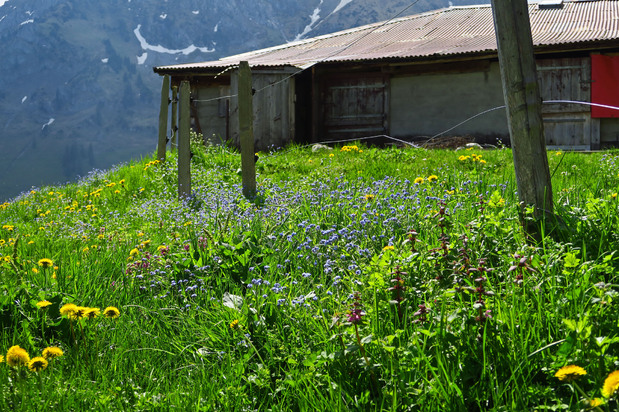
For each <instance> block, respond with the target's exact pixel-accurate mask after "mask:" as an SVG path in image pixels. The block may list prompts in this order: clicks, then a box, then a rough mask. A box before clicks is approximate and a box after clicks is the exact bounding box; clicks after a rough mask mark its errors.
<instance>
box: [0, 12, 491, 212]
mask: <svg viewBox="0 0 619 412" xmlns="http://www.w3.org/2000/svg"><path fill="white" fill-rule="evenodd" d="M474 2H484V1H483V0H481V1H477V0H459V1H457V0H452V2H449V1H448V0H420V1H419V2H417V3H415V4H414V6H413V7H410V8H407V6H409V5H410V4H411V2H409V1H401V0H386V1H385V0H227V1H220V0H149V1H146V0H105V1H101V0H8V1H7V0H4V1H3V0H0V4H2V5H1V6H0V56H2V57H1V58H0V176H1V177H0V201H4V200H7V199H8V198H10V197H13V196H15V195H17V194H18V193H20V192H22V191H25V190H29V189H30V187H31V186H39V185H44V184H51V183H62V182H66V181H68V180H75V179H76V178H77V177H78V176H79V175H84V174H86V173H88V171H90V170H92V169H93V168H108V167H110V166H111V165H113V164H116V163H120V162H123V161H127V160H129V159H131V158H136V157H139V156H142V155H148V154H150V153H152V152H153V151H154V150H155V146H156V140H157V137H156V136H157V129H156V126H157V115H158V113H157V111H158V106H159V91H160V87H161V86H160V85H161V79H160V78H159V76H157V75H155V74H154V73H153V71H152V67H153V66H157V65H166V64H175V63H189V62H197V61H205V60H215V59H218V58H220V57H224V56H228V55H232V54H237V53H242V52H245V51H249V50H254V49H260V48H264V47H269V46H274V45H277V44H282V43H285V42H289V41H293V40H297V39H301V38H307V37H313V36H317V35H320V34H325V33H330V32H334V31H337V30H343V29H347V28H350V27H355V26H359V25H362V24H367V23H372V22H376V21H381V20H387V19H389V18H391V17H393V16H395V15H396V14H397V13H398V12H400V11H404V12H403V13H402V15H410V14H415V13H418V12H421V11H426V10H431V9H436V8H441V7H447V6H448V5H449V4H451V3H455V4H461V3H474Z"/></svg>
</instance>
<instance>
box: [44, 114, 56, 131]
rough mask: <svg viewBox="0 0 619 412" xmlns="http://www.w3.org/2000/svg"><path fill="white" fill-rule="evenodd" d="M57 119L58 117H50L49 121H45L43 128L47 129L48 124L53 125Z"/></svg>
mask: <svg viewBox="0 0 619 412" xmlns="http://www.w3.org/2000/svg"><path fill="white" fill-rule="evenodd" d="M55 121H56V119H54V118H53V117H50V119H49V120H48V121H47V123H45V124H44V125H43V127H41V130H43V129H45V128H46V127H47V126H51V124H52V123H54V122H55Z"/></svg>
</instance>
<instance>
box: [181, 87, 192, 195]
mask: <svg viewBox="0 0 619 412" xmlns="http://www.w3.org/2000/svg"><path fill="white" fill-rule="evenodd" d="M190 93H191V90H190V87H189V82H188V81H187V80H183V81H182V82H181V89H180V93H179V110H178V118H179V122H178V197H179V198H184V197H185V198H186V197H189V196H190V195H191V148H190V144H189V137H190V136H189V135H190V133H189V129H190V127H191V120H190V115H191V107H190V102H189V95H190Z"/></svg>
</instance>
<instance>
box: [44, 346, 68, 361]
mask: <svg viewBox="0 0 619 412" xmlns="http://www.w3.org/2000/svg"><path fill="white" fill-rule="evenodd" d="M63 355H64V352H63V351H62V349H60V348H59V347H57V346H50V347H48V348H45V349H43V357H44V358H45V359H55V358H59V357H61V356H63Z"/></svg>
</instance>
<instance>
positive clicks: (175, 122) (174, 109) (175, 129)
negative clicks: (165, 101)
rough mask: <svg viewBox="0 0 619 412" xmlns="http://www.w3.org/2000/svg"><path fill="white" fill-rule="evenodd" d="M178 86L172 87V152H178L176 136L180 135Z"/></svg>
mask: <svg viewBox="0 0 619 412" xmlns="http://www.w3.org/2000/svg"><path fill="white" fill-rule="evenodd" d="M177 118H178V86H172V125H171V126H172V141H171V142H170V150H171V151H173V152H175V151H176V146H177V145H176V134H177V133H178V120H177Z"/></svg>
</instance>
